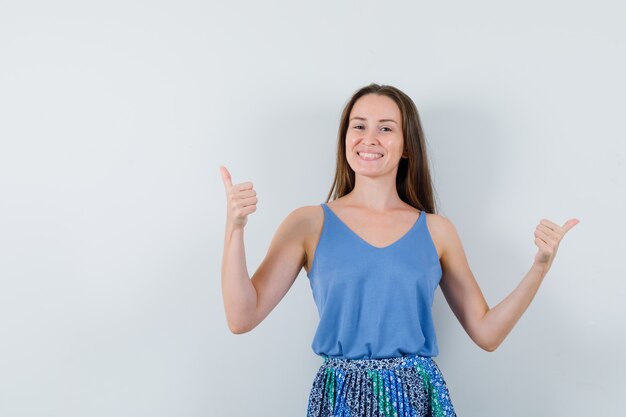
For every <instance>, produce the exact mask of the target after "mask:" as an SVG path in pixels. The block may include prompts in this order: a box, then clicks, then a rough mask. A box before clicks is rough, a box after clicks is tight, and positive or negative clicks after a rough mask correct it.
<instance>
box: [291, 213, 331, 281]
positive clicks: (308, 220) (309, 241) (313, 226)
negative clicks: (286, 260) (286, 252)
mask: <svg viewBox="0 0 626 417" xmlns="http://www.w3.org/2000/svg"><path fill="white" fill-rule="evenodd" d="M287 217H288V218H291V222H292V223H293V224H294V226H295V228H294V230H296V231H297V232H296V233H298V239H299V240H300V241H301V242H302V245H303V248H304V254H305V257H304V265H303V266H304V268H305V270H306V271H307V272H308V271H309V269H310V267H311V260H312V259H313V254H314V252H315V248H316V247H317V242H318V240H319V237H320V235H321V232H322V227H323V226H324V209H323V208H322V206H321V205H320V204H315V205H311V206H302V207H298V208H296V209H294V210H293V211H292V212H291V213H290V214H289V216H287Z"/></svg>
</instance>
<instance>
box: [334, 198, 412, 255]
mask: <svg viewBox="0 0 626 417" xmlns="http://www.w3.org/2000/svg"><path fill="white" fill-rule="evenodd" d="M322 204H323V205H324V206H326V209H327V210H328V211H330V213H331V214H332V215H333V216H334V217H335V219H337V220H339V223H341V224H342V225H343V227H345V228H346V229H348V231H349V232H350V233H352V235H354V236H355V237H356V238H357V239H358V240H360V241H361V242H363V243H364V244H366V245H367V246H369V247H371V248H374V249H387V248H390V247H392V246H395V245H396V244H398V243H399V242H400V241H402V240H404V239H405V238H406V237H407V236H408V235H409V234H410V233H411V232H412V231H413V229H415V228H417V225H418V223H419V222H420V220H421V219H422V217H423V215H424V210H420V214H419V216H417V220H415V222H414V223H413V225H412V226H411V227H410V228H409V230H407V231H406V232H405V233H404V234H403V235H402V236H400V237H399V238H398V239H396V240H395V241H393V242H392V243H390V244H389V245H387V246H374V245H372V244H371V243H369V242H368V241H367V240H365V239H363V238H362V237H361V236H359V235H358V234H357V233H356V232H355V231H354V230H352V229H351V228H350V227H349V226H348V225H347V224H346V223H345V222H344V221H343V220H341V218H340V217H339V216H337V215H336V214H335V212H334V211H333V210H332V209H331V208H330V206H329V205H328V204H326V203H322Z"/></svg>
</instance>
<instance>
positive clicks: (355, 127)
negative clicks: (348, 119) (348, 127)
mask: <svg viewBox="0 0 626 417" xmlns="http://www.w3.org/2000/svg"><path fill="white" fill-rule="evenodd" d="M360 127H363V125H355V126H353V128H354V129H358V128H360Z"/></svg>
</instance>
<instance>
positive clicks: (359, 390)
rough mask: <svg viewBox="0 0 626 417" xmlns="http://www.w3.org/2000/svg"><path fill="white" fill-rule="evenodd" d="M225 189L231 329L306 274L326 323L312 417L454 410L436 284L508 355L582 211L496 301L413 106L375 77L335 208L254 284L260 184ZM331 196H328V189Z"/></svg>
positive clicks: (276, 253) (544, 231) (282, 243)
mask: <svg viewBox="0 0 626 417" xmlns="http://www.w3.org/2000/svg"><path fill="white" fill-rule="evenodd" d="M220 170H221V173H222V179H223V182H224V186H225V188H226V196H227V203H228V208H227V219H226V237H225V240H224V257H223V262H222V291H223V297H224V306H225V311H226V318H227V321H228V326H229V328H230V329H231V331H232V332H233V333H244V332H248V331H250V330H252V329H254V328H255V327H256V326H257V325H258V324H259V323H260V322H261V321H262V320H263V319H264V318H265V317H266V316H267V315H268V314H269V313H270V311H272V309H273V308H274V307H275V306H276V305H277V304H278V302H279V301H280V300H281V299H282V298H283V296H284V295H285V294H286V293H287V291H288V290H289V288H290V287H291V285H292V284H293V282H294V280H295V278H296V277H297V275H298V274H299V273H300V271H301V269H302V267H304V268H305V269H306V271H307V275H308V277H309V280H310V284H311V288H312V291H313V297H314V300H315V303H316V305H317V308H318V311H319V314H320V322H319V325H318V328H317V331H316V333H315V337H314V339H313V343H312V348H313V351H314V352H315V353H316V354H318V355H320V356H321V357H322V358H323V360H324V361H323V364H322V365H321V366H320V368H319V370H318V372H317V374H316V375H315V378H314V381H313V384H312V388H311V392H310V394H309V402H308V408H307V416H308V417H326V416H348V415H349V416H430V415H433V416H454V415H456V414H455V411H454V407H453V405H452V402H451V400H450V395H449V393H448V389H447V387H446V384H445V381H444V378H443V376H442V374H441V372H440V370H439V368H438V367H437V365H436V364H435V362H434V360H433V359H432V358H433V357H434V356H436V355H437V353H438V346H437V340H436V337H435V331H434V326H433V321H432V316H431V313H432V311H431V310H432V302H433V295H434V292H435V289H436V288H437V286H440V287H441V290H442V292H443V294H444V296H445V298H446V300H447V302H448V304H449V305H450V308H451V309H452V311H453V312H454V314H455V316H456V317H457V318H458V320H459V322H460V323H461V325H462V326H463V328H464V329H465V331H466V332H467V334H468V335H469V337H470V338H471V339H472V340H473V341H474V342H475V343H476V344H477V345H478V346H480V347H481V348H483V349H485V350H487V351H493V350H494V349H496V348H497V347H498V346H499V345H500V343H502V341H503V340H504V338H505V337H506V336H507V334H509V332H510V331H511V329H512V328H513V326H514V325H515V323H517V321H518V320H519V318H520V317H521V315H522V314H523V312H524V311H525V310H526V308H527V307H528V305H529V304H530V302H531V300H532V299H533V297H534V295H535V293H536V292H537V289H538V288H539V285H540V284H541V282H542V280H543V279H544V277H545V276H546V274H547V272H548V270H549V269H550V267H551V265H552V262H553V260H554V257H555V255H556V252H557V249H558V247H559V243H560V241H561V239H562V238H563V236H564V235H565V233H566V232H567V231H568V230H569V229H571V228H572V227H574V226H575V225H576V224H577V223H578V220H577V219H570V220H568V221H567V222H566V223H565V224H564V225H563V226H559V225H558V224H556V223H553V222H551V221H549V220H546V219H542V220H541V221H540V222H539V224H538V225H537V227H536V229H535V233H534V235H535V244H536V245H537V248H538V251H537V254H536V256H535V258H534V261H533V264H532V266H531V268H530V270H529V272H528V273H527V274H526V275H525V276H524V278H523V279H522V281H521V282H520V284H519V285H518V286H517V287H516V288H515V289H514V290H513V291H512V292H511V293H510V294H509V295H508V296H507V297H506V298H505V299H504V300H502V301H501V302H500V303H499V304H498V305H496V306H495V307H493V308H489V306H488V304H487V302H486V301H485V298H484V297H483V294H482V292H481V290H480V288H479V286H478V284H477V282H476V279H475V278H474V276H473V274H472V271H471V270H470V268H469V265H468V263H467V259H466V256H465V253H464V250H463V246H462V244H461V241H460V239H459V236H458V234H457V232H456V229H455V227H454V225H453V224H452V222H451V221H450V220H449V219H447V218H445V217H443V216H441V215H438V214H436V207H435V201H434V199H433V188H432V184H431V177H430V172H429V167H428V158H427V155H426V143H425V139H424V134H423V131H422V127H421V124H420V119H419V115H418V112H417V109H416V107H415V104H414V103H413V101H412V100H411V99H410V98H409V97H408V96H407V95H406V94H404V93H403V92H402V91H400V90H398V89H397V88H395V87H392V86H389V85H382V86H381V85H378V84H370V85H369V86H366V87H363V88H361V89H359V90H358V91H356V92H355V94H354V95H353V96H352V98H351V99H350V100H349V102H348V103H347V104H346V106H345V108H344V110H343V114H342V117H341V122H340V127H339V135H338V153H337V167H336V173H335V179H334V183H333V185H332V187H331V190H330V192H329V194H328V197H327V199H326V202H325V203H322V204H320V205H315V206H305V207H301V208H298V209H296V210H294V211H292V212H291V213H290V214H289V215H288V216H287V217H286V218H285V220H284V221H283V222H282V223H281V225H280V226H279V228H278V230H277V232H276V235H275V236H274V238H273V240H272V242H271V244H270V248H269V250H268V253H267V255H266V257H265V259H264V260H263V262H262V263H261V265H260V266H259V268H258V270H257V271H256V273H255V274H254V275H253V276H252V279H250V277H249V275H248V271H247V267H246V258H245V253H244V242H243V229H244V226H245V225H246V222H247V218H248V215H249V214H250V213H252V212H254V211H255V210H256V203H257V197H256V192H255V191H254V189H253V185H252V183H250V182H244V183H240V184H235V185H233V184H232V181H231V177H230V174H229V172H228V170H227V169H226V168H225V167H220ZM331 195H332V197H333V199H332V201H330V197H331Z"/></svg>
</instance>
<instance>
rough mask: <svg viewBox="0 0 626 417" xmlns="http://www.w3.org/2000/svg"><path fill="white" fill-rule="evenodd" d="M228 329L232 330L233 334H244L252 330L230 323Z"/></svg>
mask: <svg viewBox="0 0 626 417" xmlns="http://www.w3.org/2000/svg"><path fill="white" fill-rule="evenodd" d="M228 329H229V330H230V332H231V333H232V334H244V333H248V332H249V331H250V330H252V329H250V328H249V327H247V326H242V325H240V324H235V323H230V322H229V323H228Z"/></svg>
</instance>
